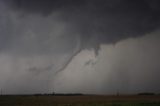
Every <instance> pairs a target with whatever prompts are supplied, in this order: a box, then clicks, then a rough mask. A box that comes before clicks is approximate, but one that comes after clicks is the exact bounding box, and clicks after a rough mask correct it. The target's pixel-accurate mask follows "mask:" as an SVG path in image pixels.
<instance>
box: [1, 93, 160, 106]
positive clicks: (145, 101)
mask: <svg viewBox="0 0 160 106" xmlns="http://www.w3.org/2000/svg"><path fill="white" fill-rule="evenodd" d="M0 106H160V96H158V95H157V96H156V95H152V96H151V95H150V96H149V95H148V96H143V95H139V96H137V95H128V96H127V95H126V96H104V95H83V96H47V95H46V96H32V95H19V96H18V95H17V96H16V95H15V96H14V95H10V96H9V95H8V96H7V95H6V96H0Z"/></svg>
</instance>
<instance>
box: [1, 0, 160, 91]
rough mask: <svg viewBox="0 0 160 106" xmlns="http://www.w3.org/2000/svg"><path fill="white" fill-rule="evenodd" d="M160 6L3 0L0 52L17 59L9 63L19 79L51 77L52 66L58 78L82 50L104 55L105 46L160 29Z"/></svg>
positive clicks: (138, 0)
mask: <svg viewBox="0 0 160 106" xmlns="http://www.w3.org/2000/svg"><path fill="white" fill-rule="evenodd" d="M159 5H160V2H159V0H132V1H131V0H79V1H78V0H1V1H0V54H6V55H9V56H11V57H16V58H14V59H11V60H12V61H11V60H6V61H7V63H8V64H9V68H10V69H9V70H11V69H12V67H16V68H14V69H13V71H14V72H15V73H17V76H18V75H19V76H21V75H23V74H24V75H25V74H27V75H26V79H28V78H31V79H32V78H33V77H35V78H33V79H35V80H36V79H38V78H42V79H47V77H48V73H50V72H51V71H46V70H48V68H47V67H49V66H50V65H51V64H54V68H53V69H52V71H53V74H55V73H57V72H58V71H61V70H64V69H65V68H67V66H68V65H69V63H70V62H71V61H72V60H73V59H74V57H76V56H77V54H79V53H80V52H81V51H84V50H86V49H88V50H92V49H94V51H95V53H96V55H97V56H98V52H99V51H100V45H103V44H117V43H118V42H121V41H123V40H125V39H128V38H139V37H141V36H144V35H146V34H148V33H152V32H154V31H155V30H157V29H159V26H160V15H159V13H160V7H159ZM1 58H3V56H2V57H1ZM32 58H33V59H32ZM16 59H17V60H18V62H17V61H15V60H16ZM28 59H29V61H31V62H30V64H29V65H26V64H28V63H26V62H25V61H28ZM14 61H15V62H14ZM19 61H23V62H19ZM42 61H44V62H42ZM12 62H14V65H12ZM39 62H42V63H39ZM38 63H39V64H38ZM32 64H34V65H32ZM42 64H45V65H44V66H43V65H42ZM96 64H97V63H96ZM41 65H42V66H41ZM18 66H19V68H18ZM21 66H22V67H21ZM89 66H90V65H89ZM86 67H87V66H86ZM4 70H7V66H5V68H4ZM26 70H27V71H26ZM28 70H30V71H31V72H32V71H34V72H37V73H39V72H40V73H42V71H44V74H43V75H42V74H41V75H40V76H36V75H35V74H34V75H31V74H29V75H28V73H27V72H29V71H28ZM122 70H123V69H122ZM20 71H21V73H20ZM42 76H43V77H42ZM50 78H52V76H50ZM22 82H24V83H25V82H26V83H28V81H22ZM35 82H36V81H35ZM44 82H45V81H44ZM17 83H19V84H21V82H17ZM32 84H33V83H32ZM32 84H31V85H32ZM38 84H39V85H38V86H40V83H38ZM22 85H23V84H22ZM33 85H34V84H33ZM37 89H38V88H37Z"/></svg>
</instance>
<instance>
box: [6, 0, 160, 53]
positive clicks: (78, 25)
mask: <svg viewBox="0 0 160 106" xmlns="http://www.w3.org/2000/svg"><path fill="white" fill-rule="evenodd" d="M7 2H8V3H9V4H11V5H12V7H13V8H14V9H15V10H20V11H23V12H24V13H28V14H41V15H42V17H47V16H49V15H50V14H52V13H53V12H56V11H58V12H60V13H61V16H59V18H60V19H61V21H66V22H69V23H70V24H71V25H72V27H73V30H76V31H77V32H78V33H80V38H81V39H82V41H81V42H82V44H81V46H82V48H95V50H96V49H97V50H98V49H99V45H100V44H104V43H116V42H118V41H119V40H121V39H125V38H128V37H138V36H141V35H144V34H146V33H149V32H152V31H153V30H155V29H157V28H158V27H159V24H160V15H159V13H160V7H159V5H160V2H159V0H114V1H113V0H79V1H78V0H9V1H7ZM70 32H72V30H70ZM66 35H67V34H66ZM68 37H70V36H68Z"/></svg>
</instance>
